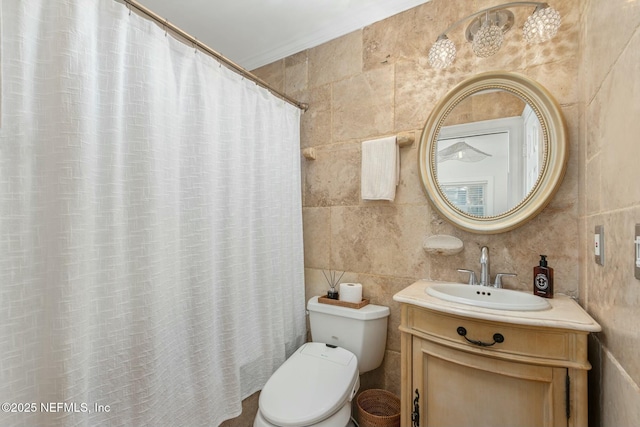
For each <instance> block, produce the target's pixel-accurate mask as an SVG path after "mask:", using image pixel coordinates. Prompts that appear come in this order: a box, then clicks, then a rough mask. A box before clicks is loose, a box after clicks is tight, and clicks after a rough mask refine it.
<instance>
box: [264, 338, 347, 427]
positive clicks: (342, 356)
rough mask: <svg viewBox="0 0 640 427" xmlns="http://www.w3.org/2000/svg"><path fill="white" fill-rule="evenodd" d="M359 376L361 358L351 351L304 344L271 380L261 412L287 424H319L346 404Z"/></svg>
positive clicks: (322, 345) (268, 383) (280, 422)
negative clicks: (358, 358)
mask: <svg viewBox="0 0 640 427" xmlns="http://www.w3.org/2000/svg"><path fill="white" fill-rule="evenodd" d="M357 378H358V360H357V359H356V356H355V355H354V354H353V353H351V352H350V351H348V350H345V349H343V348H340V347H336V348H331V347H327V346H326V344H323V343H316V342H312V343H307V344H304V345H303V346H302V347H300V348H299V349H298V350H297V351H296V352H295V353H294V354H293V355H292V356H291V357H290V358H289V359H287V360H286V361H285V362H284V363H283V364H282V366H280V368H278V370H277V371H276V372H275V373H274V374H273V375H272V376H271V378H269V381H267V384H266V385H265V386H264V388H263V389H262V392H261V393H260V402H259V407H260V412H261V413H262V415H263V416H264V417H265V418H266V419H267V420H268V421H269V422H271V423H273V424H276V425H278V426H283V427H288V426H298V427H299V426H307V425H310V424H313V423H317V422H319V421H322V420H323V419H325V418H327V417H329V416H330V415H332V414H333V413H334V412H336V411H337V410H338V409H340V408H341V407H342V406H343V405H344V403H345V401H346V400H347V398H348V397H349V393H351V391H352V388H353V385H354V383H355V382H356V380H357Z"/></svg>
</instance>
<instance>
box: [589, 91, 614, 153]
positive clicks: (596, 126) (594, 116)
mask: <svg viewBox="0 0 640 427" xmlns="http://www.w3.org/2000/svg"><path fill="white" fill-rule="evenodd" d="M609 81H610V80H609ZM608 96H609V90H608V88H604V89H603V90H600V91H598V93H597V95H596V96H595V98H594V100H593V101H592V102H590V103H589V104H587V106H586V112H585V115H586V117H587V119H586V122H587V124H586V129H585V135H586V141H585V142H586V161H590V160H591V159H592V158H593V156H595V155H596V154H598V153H600V150H601V149H602V147H601V145H602V142H603V141H602V134H601V132H602V130H603V129H606V123H605V122H604V119H605V118H606V114H604V113H603V112H602V109H603V106H604V105H606V104H608V103H609V101H608V100H605V98H608Z"/></svg>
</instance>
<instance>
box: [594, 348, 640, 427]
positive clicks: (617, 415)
mask: <svg viewBox="0 0 640 427" xmlns="http://www.w3.org/2000/svg"><path fill="white" fill-rule="evenodd" d="M627 351H628V352H629V353H635V354H637V350H635V351H634V350H631V349H629V350H627ZM602 359H603V360H602V401H601V409H600V411H601V413H602V420H601V423H602V424H601V425H603V426H633V425H637V424H638V420H640V388H639V387H638V383H637V380H636V382H635V383H634V382H633V381H631V380H630V378H629V377H628V375H626V373H625V372H624V370H623V368H622V367H621V366H620V364H618V363H617V361H616V360H615V359H614V358H613V356H612V355H611V354H610V353H608V352H604V355H603V358H602Z"/></svg>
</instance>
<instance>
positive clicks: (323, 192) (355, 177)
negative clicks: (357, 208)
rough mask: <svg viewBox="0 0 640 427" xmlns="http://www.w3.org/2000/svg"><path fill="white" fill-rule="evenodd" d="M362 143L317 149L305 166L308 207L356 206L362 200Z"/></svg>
mask: <svg viewBox="0 0 640 427" xmlns="http://www.w3.org/2000/svg"><path fill="white" fill-rule="evenodd" d="M360 160H361V152H360V144H358V143H349V144H337V145H332V146H330V147H322V148H317V149H316V160H313V161H308V162H306V164H305V168H304V174H305V175H304V178H305V179H304V181H305V189H304V192H305V206H333V205H355V204H358V203H359V202H360Z"/></svg>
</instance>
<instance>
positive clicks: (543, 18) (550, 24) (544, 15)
mask: <svg viewBox="0 0 640 427" xmlns="http://www.w3.org/2000/svg"><path fill="white" fill-rule="evenodd" d="M560 22H561V20H560V13H559V12H558V11H557V10H555V9H554V8H552V7H550V6H547V7H545V8H538V9H536V10H535V11H534V12H533V14H532V15H531V16H530V17H528V18H527V21H526V22H525V23H524V27H523V29H522V33H523V36H524V39H525V40H526V41H527V43H542V42H546V41H547V40H551V39H552V38H553V37H554V36H555V35H556V34H557V33H558V28H560Z"/></svg>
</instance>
